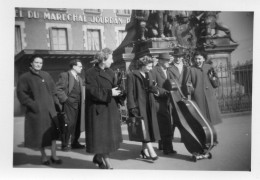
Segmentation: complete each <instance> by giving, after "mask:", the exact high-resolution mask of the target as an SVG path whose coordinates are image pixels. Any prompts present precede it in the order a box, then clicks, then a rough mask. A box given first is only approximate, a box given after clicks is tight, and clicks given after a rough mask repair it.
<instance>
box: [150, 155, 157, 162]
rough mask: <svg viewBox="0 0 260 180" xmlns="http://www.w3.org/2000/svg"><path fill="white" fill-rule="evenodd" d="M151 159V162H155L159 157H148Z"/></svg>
mask: <svg viewBox="0 0 260 180" xmlns="http://www.w3.org/2000/svg"><path fill="white" fill-rule="evenodd" d="M150 158H151V160H153V161H155V160H157V159H158V158H159V157H158V156H155V157H152V156H151V157H150Z"/></svg>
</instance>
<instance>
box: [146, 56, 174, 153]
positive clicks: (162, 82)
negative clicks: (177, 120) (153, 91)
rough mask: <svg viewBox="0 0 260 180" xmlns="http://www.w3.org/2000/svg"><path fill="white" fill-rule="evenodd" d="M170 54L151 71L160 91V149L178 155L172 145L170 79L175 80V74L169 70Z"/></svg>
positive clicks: (157, 102) (160, 58)
mask: <svg viewBox="0 0 260 180" xmlns="http://www.w3.org/2000/svg"><path fill="white" fill-rule="evenodd" d="M169 61H170V55H169V53H162V54H159V56H158V63H157V65H156V66H155V67H154V68H153V69H152V70H151V71H150V72H151V74H152V77H153V79H154V80H155V81H156V83H157V88H158V91H159V94H158V96H156V97H155V101H156V103H155V104H156V110H157V119H158V125H159V130H160V135H161V141H160V142H159V149H162V150H163V153H164V154H166V155H167V154H176V151H174V150H173V145H172V128H171V127H172V122H171V115H170V111H169V110H170V109H169V107H170V98H169V91H170V90H171V83H170V81H169V80H170V79H171V78H174V76H173V73H171V72H170V70H169V67H170V66H169Z"/></svg>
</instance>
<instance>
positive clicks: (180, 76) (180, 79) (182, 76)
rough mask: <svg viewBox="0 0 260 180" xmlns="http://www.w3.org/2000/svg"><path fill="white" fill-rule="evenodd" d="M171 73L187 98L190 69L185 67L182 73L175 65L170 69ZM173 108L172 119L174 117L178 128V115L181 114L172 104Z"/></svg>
mask: <svg viewBox="0 0 260 180" xmlns="http://www.w3.org/2000/svg"><path fill="white" fill-rule="evenodd" d="M169 71H170V73H171V74H172V75H173V77H174V79H175V81H176V83H178V85H179V87H180V89H181V92H182V93H183V95H184V96H185V95H186V94H187V93H188V88H187V85H186V84H185V83H186V82H187V79H188V71H189V67H188V66H185V65H183V69H182V71H181V72H180V71H179V69H178V68H177V67H176V66H175V65H173V66H171V67H170V68H169ZM171 77H172V76H171ZM180 98H181V97H180ZM177 100H180V99H177ZM171 106H172V109H171V110H172V112H171V113H172V117H173V123H174V126H176V125H177V126H178V124H177V123H178V122H179V116H178V113H181V112H178V111H177V108H175V106H174V105H172V104H171Z"/></svg>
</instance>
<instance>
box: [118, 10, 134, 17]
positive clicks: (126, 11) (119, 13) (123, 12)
mask: <svg viewBox="0 0 260 180" xmlns="http://www.w3.org/2000/svg"><path fill="white" fill-rule="evenodd" d="M116 14H117V15H125V16H130V15H131V10H129V9H117V10H116Z"/></svg>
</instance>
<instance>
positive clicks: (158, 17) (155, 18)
mask: <svg viewBox="0 0 260 180" xmlns="http://www.w3.org/2000/svg"><path fill="white" fill-rule="evenodd" d="M164 21H165V20H164V11H158V10H150V15H149V18H148V22H147V24H148V25H147V26H148V37H149V38H153V37H159V38H164V37H165V35H164Z"/></svg>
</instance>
